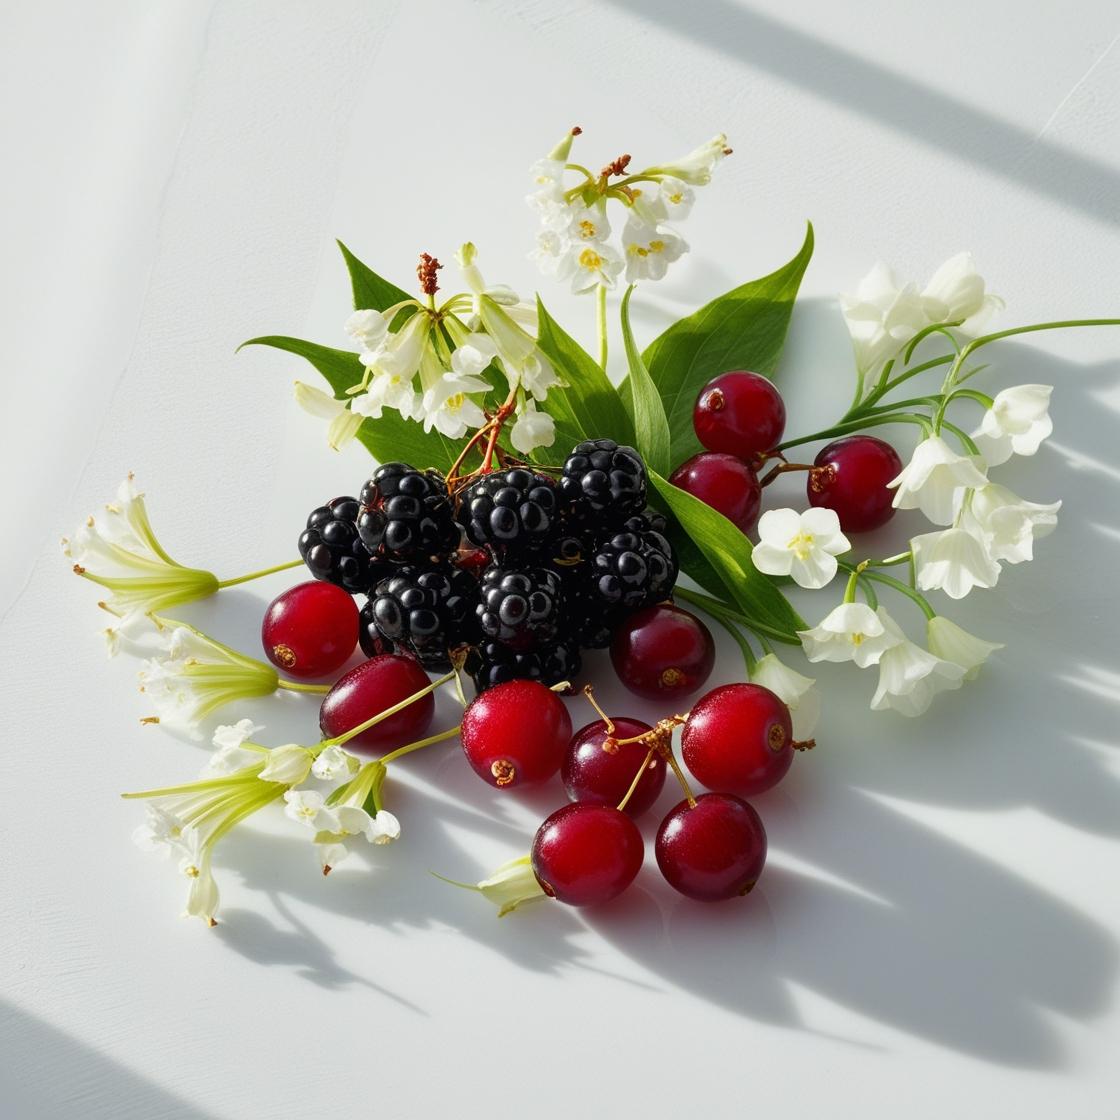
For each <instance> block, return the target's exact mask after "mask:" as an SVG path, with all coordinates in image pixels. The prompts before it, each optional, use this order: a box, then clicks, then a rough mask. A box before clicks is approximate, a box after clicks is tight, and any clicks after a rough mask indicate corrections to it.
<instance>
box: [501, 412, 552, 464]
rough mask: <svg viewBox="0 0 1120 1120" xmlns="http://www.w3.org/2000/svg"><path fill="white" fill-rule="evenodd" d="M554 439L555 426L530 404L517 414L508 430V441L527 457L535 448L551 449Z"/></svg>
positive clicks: (549, 417) (546, 416)
mask: <svg viewBox="0 0 1120 1120" xmlns="http://www.w3.org/2000/svg"><path fill="white" fill-rule="evenodd" d="M555 439H556V424H555V422H554V421H553V419H552V417H551V416H549V414H548V413H547V412H538V411H537V410H536V408H535V407H534V406H533V405H532V404H531V403H528V404H526V406H525V408H524V409H522V411H521V412H520V413H519V414H518V416H517V419H516V420H515V421H514V422H513V427H512V428H510V430H509V441H510V443H512V444H513V446H514V448H515V449H516V450H517V451H520V452H521V453H522V454H523V455H528V454H529V452H530V451H532V450H533V449H534V448H537V447H551V446H552V443H553V441H554V440H555Z"/></svg>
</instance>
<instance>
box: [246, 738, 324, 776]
mask: <svg viewBox="0 0 1120 1120" xmlns="http://www.w3.org/2000/svg"><path fill="white" fill-rule="evenodd" d="M265 759H266V761H265V764H264V769H263V770H262V771H261V772H260V775H259V777H260V779H261V781H262V782H281V783H282V784H284V785H286V786H298V785H299V784H300V782H302V781H305V780H306V778H307V775H308V774H310V773H311V764H312V762H314V761H315V755H314V753H313V752H312V751H310V750H308V749H307V747H300V746H297V745H296V744H295V743H288V744H287V745H286V746H283V747H274V748H273V749H272V750H270V751H269V752H268V754H267V755H266V756H265Z"/></svg>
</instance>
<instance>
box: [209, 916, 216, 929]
mask: <svg viewBox="0 0 1120 1120" xmlns="http://www.w3.org/2000/svg"><path fill="white" fill-rule="evenodd" d="M217 924H218V919H217V918H211V919H210V928H211V929H213V928H214V927H215V926H216V925H217Z"/></svg>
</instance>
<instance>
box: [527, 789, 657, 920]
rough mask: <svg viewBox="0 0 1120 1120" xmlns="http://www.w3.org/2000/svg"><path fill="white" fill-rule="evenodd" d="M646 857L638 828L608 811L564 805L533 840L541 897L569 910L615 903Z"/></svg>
mask: <svg viewBox="0 0 1120 1120" xmlns="http://www.w3.org/2000/svg"><path fill="white" fill-rule="evenodd" d="M644 857H645V844H644V843H643V842H642V834H641V833H640V832H639V831H638V826H637V825H636V824H635V823H634V822H633V821H632V820H631V819H630V818H629V817H628V816H627V815H626V814H625V813H621V812H619V810H618V809H615V808H612V807H611V806H609V805H589V804H587V803H586V802H582V801H577V802H576V803H575V804H574V805H565V806H564V807H563V808H562V809H557V810H556V812H555V813H553V814H552V816H551V817H549V818H548V819H547V820H546V821H545V822H544V824H542V825H541V827H540V828H539V829H538V830H537V835H536V838H535V839H534V840H533V851H532V860H533V874H534V875H536V877H537V882H539V883H540V885H541V888H542V889H543V890H544V892H545V894H547V895H549V896H551V897H552V898H555V899H558V900H559V901H560V902H566V903H567V904H568V905H569V906H594V905H596V904H597V903H600V902H609V901H610V900H611V899H612V898H617V897H618V895H620V894H622V892H623V891H624V890H626V888H627V887H628V886H630V884H631V883H632V882H633V881H634V878H635V876H636V875H637V874H638V872H639V871H640V870H641V868H642V860H643V858H644Z"/></svg>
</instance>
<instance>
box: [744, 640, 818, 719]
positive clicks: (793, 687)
mask: <svg viewBox="0 0 1120 1120" xmlns="http://www.w3.org/2000/svg"><path fill="white" fill-rule="evenodd" d="M750 677H751V681H752V682H753V683H754V684H760V685H762V687H763V688H768V689H770V691H771V692H772V693H774V695H775V696H777V697H778V699H779V700H781V701H782V702H783V703H784V704H785V705H786V707H787V708H789V714H790V717H791V719H792V720H793V737H794V738H795V739H808V738H810V737H811V736H812V734H813V731H814V730H815V729H816V726H817V720H818V719H819V718H820V714H821V698H820V693H818V692H817V688H816V684H817V682H816V681H815V680H813V678H812V677H807V676H805V675H804V674H803V673H799V672H797V670H796V669H791V668H790V667H789V666H788V665H787V664H786V663H785V662H784V661H780V660H779V659H778V658H777V657H776V656H775V655H774V654H772V653H768V654H766V656H765V657H760V658H759V659H758V661H756V662H755V665H754V668H753V669H752V670H751V673H750Z"/></svg>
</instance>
